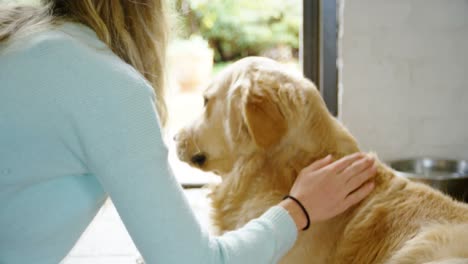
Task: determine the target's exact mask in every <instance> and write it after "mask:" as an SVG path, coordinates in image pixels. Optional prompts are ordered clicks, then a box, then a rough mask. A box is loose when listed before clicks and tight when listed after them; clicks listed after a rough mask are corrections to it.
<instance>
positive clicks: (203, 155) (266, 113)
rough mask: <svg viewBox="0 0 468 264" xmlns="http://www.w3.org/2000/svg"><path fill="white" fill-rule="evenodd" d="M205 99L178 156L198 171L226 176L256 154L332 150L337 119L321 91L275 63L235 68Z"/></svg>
mask: <svg viewBox="0 0 468 264" xmlns="http://www.w3.org/2000/svg"><path fill="white" fill-rule="evenodd" d="M204 100H205V109H204V112H203V114H202V116H200V117H199V118H198V119H197V120H196V121H195V122H193V123H192V124H190V125H189V126H187V127H186V128H184V129H182V130H181V131H180V132H179V133H178V134H177V135H176V137H175V140H176V144H177V154H178V157H179V158H180V159H181V160H182V161H185V162H188V163H189V164H191V165H192V166H194V167H197V168H200V169H202V170H205V171H213V172H215V173H217V174H220V175H223V174H226V173H229V172H230V171H231V170H232V169H233V166H234V164H235V163H236V162H237V161H238V160H239V159H241V158H243V157H244V158H245V157H249V156H252V155H255V154H261V155H267V156H274V155H281V153H285V152H288V154H287V155H289V156H294V153H291V151H293V152H294V151H296V152H297V151H299V150H301V149H302V150H307V152H309V153H310V152H314V155H317V157H318V156H320V155H321V154H325V153H326V152H327V151H329V150H327V149H326V148H327V147H329V146H328V145H330V144H328V143H326V142H325V141H327V140H328V139H329V138H330V135H327V131H326V130H327V129H329V126H330V125H331V122H333V118H332V117H331V115H330V114H329V113H328V111H327V109H326V107H325V104H324V102H323V100H322V98H321V97H320V94H319V93H318V91H317V89H316V88H315V86H314V85H313V83H312V82H310V81H308V80H307V79H305V78H303V77H302V76H300V75H299V74H297V73H294V72H290V71H288V70H287V69H286V68H285V67H284V66H282V65H281V64H279V63H277V62H275V61H273V60H270V59H266V58H260V57H249V58H245V59H242V60H240V61H238V62H236V63H234V64H232V65H231V66H229V67H227V68H226V69H225V70H224V71H223V72H222V73H221V74H220V75H218V76H217V78H216V79H215V80H214V81H213V82H212V83H211V84H210V85H209V86H208V88H207V89H206V91H205V93H204ZM328 132H330V131H328ZM327 144H328V145H327ZM309 162H310V161H309Z"/></svg>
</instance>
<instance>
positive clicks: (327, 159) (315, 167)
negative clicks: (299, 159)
mask: <svg viewBox="0 0 468 264" xmlns="http://www.w3.org/2000/svg"><path fill="white" fill-rule="evenodd" d="M332 161H333V158H332V156H331V155H328V156H326V157H325V158H322V159H319V160H317V161H315V162H313V163H312V164H310V165H309V166H308V167H306V168H305V169H304V170H306V171H315V170H319V169H321V168H323V167H325V166H327V165H328V164H330V163H331V162H332Z"/></svg>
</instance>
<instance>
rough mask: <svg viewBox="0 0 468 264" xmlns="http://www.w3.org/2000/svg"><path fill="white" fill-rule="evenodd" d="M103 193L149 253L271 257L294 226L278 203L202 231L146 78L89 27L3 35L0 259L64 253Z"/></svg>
mask: <svg viewBox="0 0 468 264" xmlns="http://www.w3.org/2000/svg"><path fill="white" fill-rule="evenodd" d="M108 195H109V196H110V198H111V199H112V201H113V203H114V205H115V207H116V208H117V211H118V212H119V214H120V217H121V218H122V221H123V222H124V224H125V226H126V228H127V230H128V232H129V234H130V235H131V237H132V239H133V241H134V242H135V244H136V246H137V248H138V249H139V251H140V253H141V254H142V256H143V257H144V258H145V260H146V262H147V263H151V264H152V263H163V264H166V263H177V264H184V263H195V264H197V263H203V264H210V263H242V264H247V263H254V264H262V263H275V262H276V261H277V260H278V259H279V258H280V257H281V256H282V255H283V254H284V253H286V252H287V250H289V249H290V248H291V247H292V245H293V244H294V241H295V240H296V236H297V231H296V227H295V224H294V222H293V220H292V218H291V217H290V216H289V215H288V213H287V211H286V210H284V209H283V208H282V207H278V206H275V207H273V208H271V209H270V210H268V211H267V212H266V213H265V214H264V215H263V216H261V217H260V218H258V219H256V220H253V221H251V222H250V223H248V224H247V225H246V226H245V227H243V228H241V229H239V230H237V231H234V232H230V233H227V234H225V235H223V236H220V237H214V236H210V235H209V234H208V233H207V232H206V231H205V230H202V228H201V227H200V225H199V224H198V223H197V221H196V218H195V217H194V214H193V212H192V211H191V208H190V207H189V205H188V203H187V201H186V199H185V198H184V195H183V193H182V190H181V188H180V186H179V184H178V183H177V181H176V180H175V178H174V177H173V176H172V175H171V173H170V172H169V169H168V163H167V151H166V148H165V146H164V144H163V142H162V139H161V133H160V128H159V125H158V120H157V115H156V112H155V107H154V101H153V90H152V88H151V87H150V85H149V84H148V83H147V82H146V81H145V80H144V78H143V77H142V76H141V75H140V74H139V73H138V72H137V71H136V70H135V69H133V68H132V67H131V66H129V65H128V64H126V63H125V62H123V61H122V60H121V59H119V58H118V57H117V56H116V55H114V54H113V53H112V52H111V51H110V49H109V48H108V47H106V45H105V44H103V43H102V42H101V41H99V40H98V38H97V36H96V34H95V33H94V32H93V31H92V30H91V29H89V28H87V27H85V26H83V25H78V24H72V23H66V24H64V25H62V26H59V27H57V28H56V29H51V30H47V31H43V32H38V33H35V34H32V35H28V36H26V37H22V38H16V39H14V40H12V41H9V42H8V43H2V44H0V263H1V264H28V263H32V264H42V263H47V264H51V263H59V262H60V261H61V260H62V259H63V258H64V257H66V255H67V254H68V252H69V251H70V249H71V248H72V247H73V246H74V244H75V243H76V241H77V240H78V238H79V237H80V235H81V234H82V232H83V231H84V230H85V228H86V227H87V226H88V225H89V223H90V222H91V220H92V219H93V217H94V216H95V215H96V213H97V211H98V210H99V208H100V207H101V206H102V204H103V202H104V200H105V199H106V197H107V196H108ZM103 246H104V245H103Z"/></svg>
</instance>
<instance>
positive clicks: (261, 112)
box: [243, 83, 287, 148]
mask: <svg viewBox="0 0 468 264" xmlns="http://www.w3.org/2000/svg"><path fill="white" fill-rule="evenodd" d="M271 88H272V89H269V88H265V87H262V85H260V84H259V83H255V84H252V85H251V86H250V87H249V88H248V89H247V97H246V98H245V104H244V109H243V110H244V113H243V115H244V119H245V122H246V125H247V129H248V131H249V134H250V135H251V136H252V138H253V140H254V141H255V143H256V144H257V146H259V147H261V148H268V147H271V146H273V145H274V144H276V143H278V142H279V141H280V140H281V138H282V137H283V136H284V135H285V134H286V131H287V123H286V119H285V117H284V115H283V113H282V112H281V110H280V102H279V98H278V95H277V89H274V88H273V87H271Z"/></svg>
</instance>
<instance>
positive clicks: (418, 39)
mask: <svg viewBox="0 0 468 264" xmlns="http://www.w3.org/2000/svg"><path fill="white" fill-rule="evenodd" d="M342 15H343V17H342V22H343V24H344V30H343V33H344V34H343V35H342V38H341V42H340V46H341V51H340V52H341V54H342V55H341V56H342V57H341V60H342V62H343V68H342V72H341V74H340V76H341V82H342V83H341V88H342V89H341V90H340V109H339V111H340V114H339V115H340V118H341V120H342V122H343V123H344V124H345V125H346V126H347V127H348V128H349V129H350V131H351V133H353V134H354V136H355V137H356V138H357V139H358V141H359V143H360V145H361V147H362V148H363V149H365V150H373V151H376V152H377V153H378V154H379V156H380V157H381V158H382V159H384V160H391V159H395V158H402V157H411V156H421V155H429V156H434V157H447V158H459V159H468V0H391V1H390V0H348V1H346V2H345V4H344V9H343V13H342Z"/></svg>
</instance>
